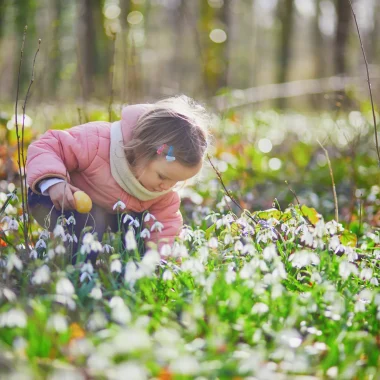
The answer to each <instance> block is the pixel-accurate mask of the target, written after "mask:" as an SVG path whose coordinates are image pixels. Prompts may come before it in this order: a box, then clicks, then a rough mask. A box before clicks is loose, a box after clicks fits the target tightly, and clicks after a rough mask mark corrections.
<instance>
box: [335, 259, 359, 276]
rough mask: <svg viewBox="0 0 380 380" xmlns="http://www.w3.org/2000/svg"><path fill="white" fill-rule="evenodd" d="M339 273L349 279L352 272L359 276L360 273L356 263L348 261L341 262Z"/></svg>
mask: <svg viewBox="0 0 380 380" xmlns="http://www.w3.org/2000/svg"><path fill="white" fill-rule="evenodd" d="M339 274H340V276H341V277H342V278H343V279H344V280H347V279H348V277H350V275H351V274H354V275H356V276H357V275H358V274H359V271H358V268H357V267H356V266H355V265H354V264H352V263H349V262H348V261H342V262H341V263H340V264H339Z"/></svg>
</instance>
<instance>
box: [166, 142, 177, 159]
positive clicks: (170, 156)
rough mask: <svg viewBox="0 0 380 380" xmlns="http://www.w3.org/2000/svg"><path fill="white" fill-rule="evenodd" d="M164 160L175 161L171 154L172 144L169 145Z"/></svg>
mask: <svg viewBox="0 0 380 380" xmlns="http://www.w3.org/2000/svg"><path fill="white" fill-rule="evenodd" d="M166 161H169V162H172V161H175V157H174V156H173V145H170V146H169V150H168V153H167V155H166Z"/></svg>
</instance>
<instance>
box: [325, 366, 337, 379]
mask: <svg viewBox="0 0 380 380" xmlns="http://www.w3.org/2000/svg"><path fill="white" fill-rule="evenodd" d="M326 374H327V376H328V377H329V378H330V379H336V378H338V367H330V368H329V369H328V370H327V371H326Z"/></svg>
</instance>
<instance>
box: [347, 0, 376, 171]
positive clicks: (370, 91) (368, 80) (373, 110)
mask: <svg viewBox="0 0 380 380" xmlns="http://www.w3.org/2000/svg"><path fill="white" fill-rule="evenodd" d="M348 1H349V3H350V7H351V11H352V14H353V16H354V21H355V25H356V30H357V31H358V36H359V41H360V47H361V49H362V53H363V57H364V63H365V68H366V71H367V82H368V89H369V96H370V98H371V107H372V117H373V125H374V127H375V142H376V152H377V158H378V165H379V167H380V152H379V142H378V139H377V124H376V115H375V108H374V105H373V97H372V89H371V82H370V78H369V70H368V62H367V56H366V54H365V51H364V46H363V42H362V38H361V35H360V30H359V25H358V22H357V21H356V14H355V12H354V7H353V6H352V2H351V0H348Z"/></svg>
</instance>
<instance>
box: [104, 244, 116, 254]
mask: <svg viewBox="0 0 380 380" xmlns="http://www.w3.org/2000/svg"><path fill="white" fill-rule="evenodd" d="M103 250H104V251H106V252H107V253H110V252H113V251H114V250H115V248H114V247H111V246H110V245H109V244H104V245H103Z"/></svg>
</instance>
